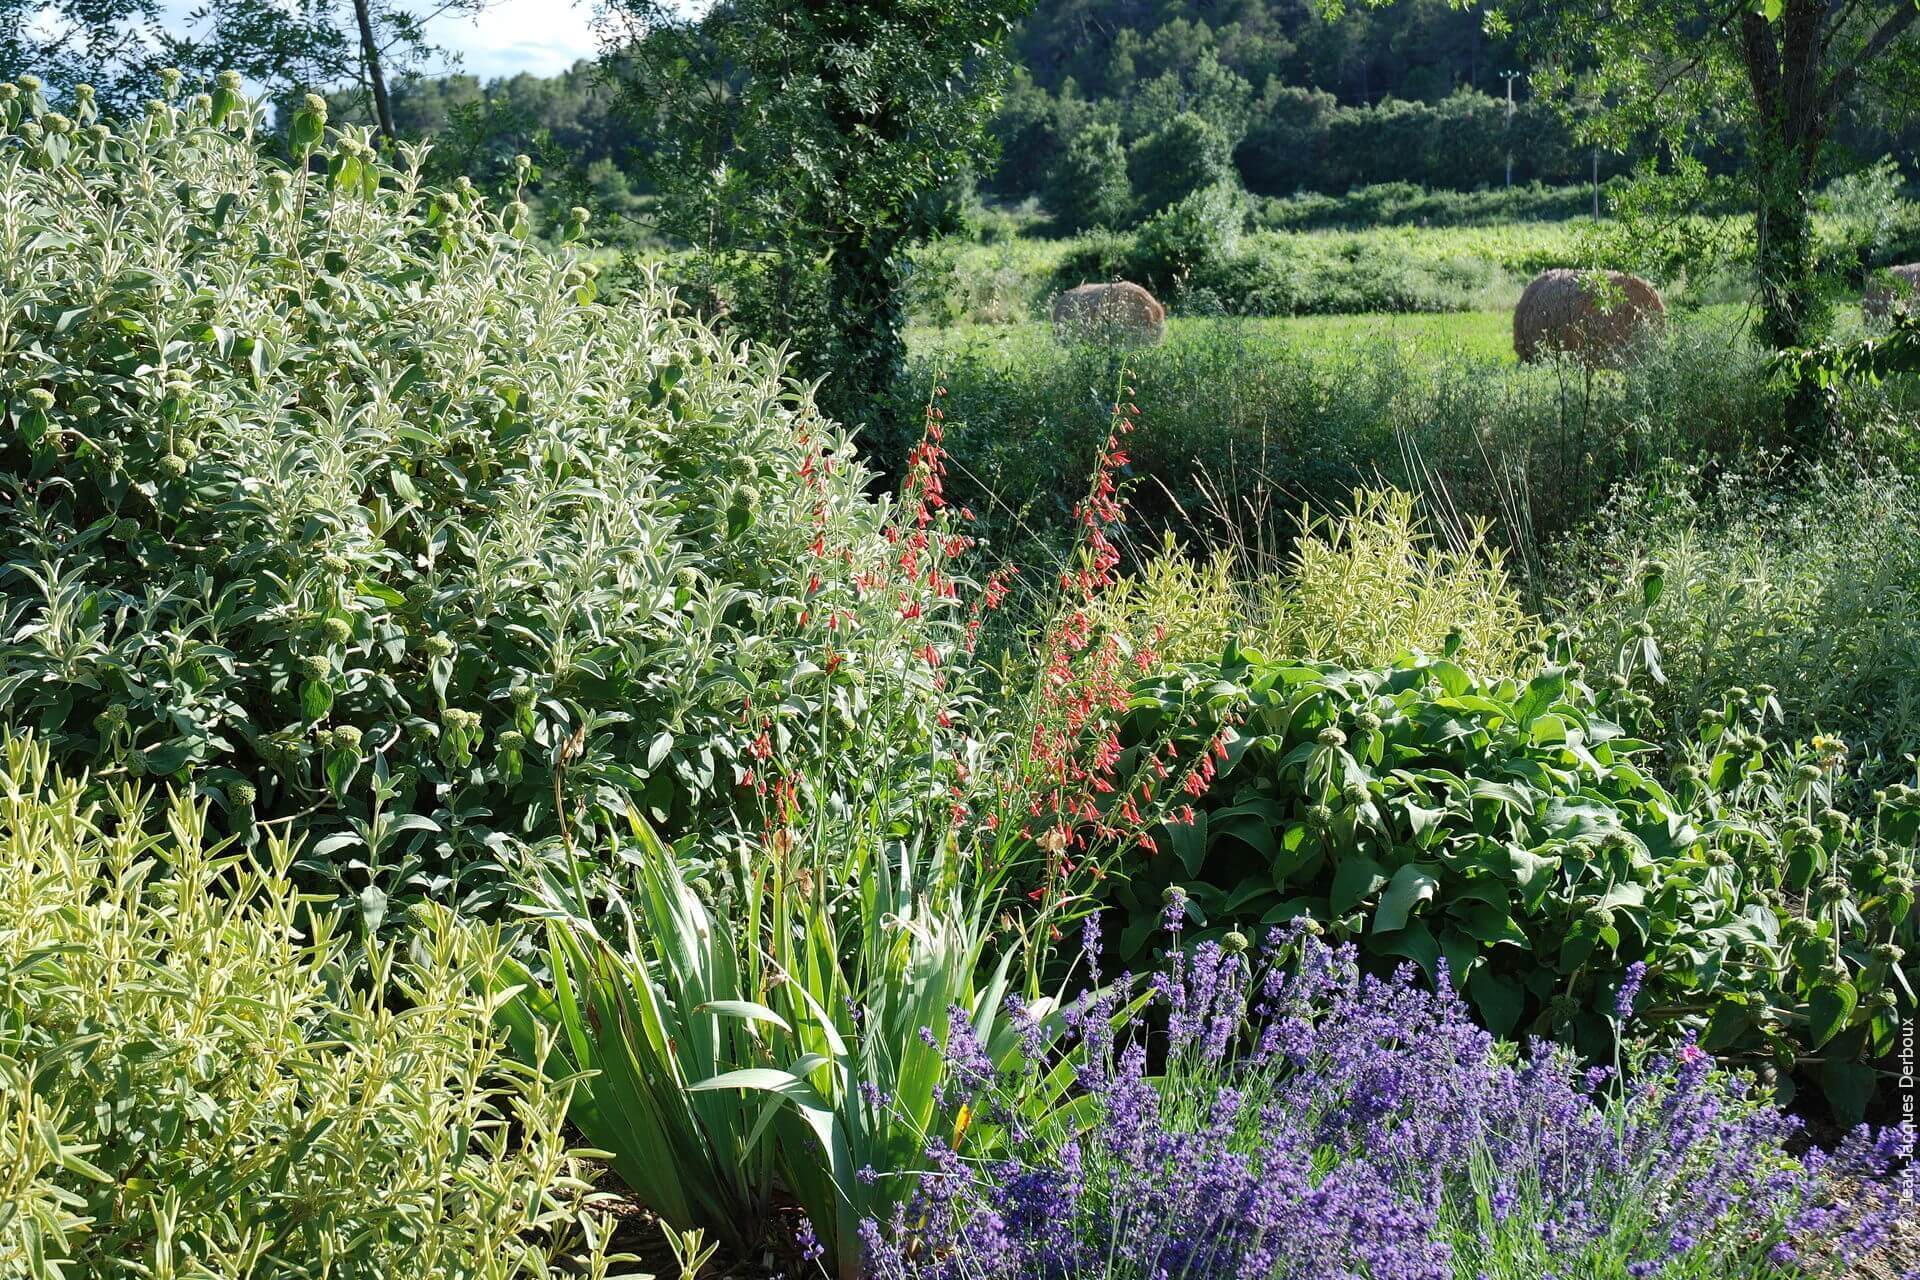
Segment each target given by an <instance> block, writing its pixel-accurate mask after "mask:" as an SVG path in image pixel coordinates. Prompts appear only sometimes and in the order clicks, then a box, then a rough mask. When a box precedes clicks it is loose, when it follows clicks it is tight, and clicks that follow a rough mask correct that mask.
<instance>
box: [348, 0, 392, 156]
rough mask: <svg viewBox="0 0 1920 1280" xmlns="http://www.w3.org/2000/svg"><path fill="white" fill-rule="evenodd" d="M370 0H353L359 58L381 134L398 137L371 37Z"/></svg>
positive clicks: (371, 17)
mask: <svg viewBox="0 0 1920 1280" xmlns="http://www.w3.org/2000/svg"><path fill="white" fill-rule="evenodd" d="M371 3H372V0H353V18H354V21H355V22H357V23H359V24H360V59H361V61H362V62H364V63H366V66H367V82H368V83H369V84H371V85H372V86H373V114H374V119H375V120H377V121H378V122H379V125H380V132H381V134H382V136H384V137H386V138H387V139H389V140H392V139H393V138H396V137H398V136H399V135H398V134H397V133H395V132H394V128H393V103H392V102H390V101H388V99H387V77H386V73H385V72H383V71H382V70H381V69H380V46H379V44H378V43H376V42H375V40H374V38H373V12H372V9H371V7H370V6H371Z"/></svg>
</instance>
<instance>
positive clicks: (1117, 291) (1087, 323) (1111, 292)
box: [1053, 280, 1167, 346]
mask: <svg viewBox="0 0 1920 1280" xmlns="http://www.w3.org/2000/svg"><path fill="white" fill-rule="evenodd" d="M1053 332H1054V336H1056V337H1057V338H1059V339H1060V341H1062V342H1110V343H1120V344H1124V345H1127V346H1146V345H1151V344H1153V343H1156V342H1159V341H1160V340H1161V339H1162V338H1164V337H1166V334H1167V309H1166V308H1165V307H1163V306H1161V305H1160V304H1159V303H1158V302H1157V301H1155V300H1154V296H1153V295H1152V294H1150V293H1148V292H1147V291H1146V290H1145V289H1142V288H1141V287H1140V286H1139V285H1137V284H1129V283H1128V282H1126V281H1124V280H1121V281H1116V282H1114V283H1112V284H1083V285H1080V286H1079V287H1077V288H1073V289H1068V290H1067V291H1066V292H1065V293H1062V294H1061V295H1060V296H1059V297H1057V298H1055V299H1054V300H1053Z"/></svg>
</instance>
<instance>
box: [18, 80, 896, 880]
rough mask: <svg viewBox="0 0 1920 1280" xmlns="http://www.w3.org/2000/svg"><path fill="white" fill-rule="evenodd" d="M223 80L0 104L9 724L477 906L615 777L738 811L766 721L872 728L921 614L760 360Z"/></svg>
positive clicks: (651, 290) (666, 816)
mask: <svg viewBox="0 0 1920 1280" xmlns="http://www.w3.org/2000/svg"><path fill="white" fill-rule="evenodd" d="M221 93H222V94H224V95H225V96H224V97H213V98H208V97H202V98H201V99H198V100H185V101H173V102H167V101H156V102H155V103H154V105H153V107H152V109H151V110H150V111H149V113H148V114H147V115H146V116H145V117H144V118H142V119H139V120H136V121H133V122H131V123H130V124H127V125H124V126H119V127H117V128H115V129H109V128H108V127H107V126H104V125H90V126H88V127H86V128H85V129H84V130H81V131H79V132H73V128H74V126H73V125H72V124H71V123H70V122H69V123H68V124H65V125H61V126H58V131H57V129H56V126H55V125H54V124H53V123H52V122H53V121H54V119H55V117H54V116H53V115H51V114H49V115H47V116H46V117H45V119H46V121H47V123H46V124H44V125H42V124H35V123H33V122H32V121H27V122H25V123H22V124H20V125H19V126H18V127H17V128H14V129H10V130H6V131H0V132H3V136H0V290H4V291H5V292H6V294H7V296H8V297H9V299H10V303H9V306H10V315H11V317H12V319H11V320H10V322H9V323H8V324H7V325H6V326H5V328H4V329H3V330H0V361H4V369H5V375H4V378H5V381H4V387H0V394H3V395H4V403H5V415H6V416H5V427H4V428H3V429H0V547H4V549H5V550H4V552H0V618H3V619H4V624H5V625H4V628H3V631H4V638H0V720H4V721H5V722H8V723H11V724H15V725H19V726H23V727H31V728H32V729H33V730H34V731H35V732H36V733H37V734H39V735H40V737H41V739H42V740H43V741H44V742H45V743H47V745H48V746H49V748H50V749H51V750H52V752H53V754H54V757H55V759H56V761H57V762H58V763H59V764H60V765H61V767H63V768H67V769H70V770H74V771H79V770H82V769H86V770H90V771H91V772H92V774H93V776H94V777H96V778H97V779H99V780H101V781H102V782H109V783H111V782H119V781H125V780H129V779H131V780H141V779H146V780H162V779H178V780H185V779H187V778H188V777H189V776H191V777H192V778H193V780H194V785H196V786H197V787H199V788H200V789H201V791H202V793H203V794H205V795H206V796H208V797H209V798H210V799H211V800H212V801H213V803H214V805H215V806H216V810H217V811H218V814H217V818H216V821H217V822H218V824H219V825H220V826H222V827H223V828H225V829H229V830H234V831H238V832H241V833H243V834H246V835H247V836H248V838H249V839H251V838H253V833H254V832H256V831H257V829H258V825H259V824H260V823H264V822H269V821H277V820H282V819H297V820H298V822H299V823H300V825H301V828H302V829H303V830H305V831H307V832H309V833H311V837H312V838H311V841H310V843H309V844H308V845H307V846H306V847H305V849H304V851H303V857H302V864H301V866H302V871H303V873H305V874H308V875H311V876H317V877H320V878H323V879H324V880H326V881H328V882H330V883H332V884H334V885H335V886H336V887H337V888H338V890H339V891H340V892H342V893H343V894H344V895H346V896H348V897H350V898H358V897H362V896H363V895H364V896H365V897H366V899H367V901H368V903H369V904H370V910H373V911H375V912H377V911H378V910H379V905H378V904H379V902H380V901H381V900H382V899H383V896H384V895H389V894H399V895H411V896H417V895H420V894H429V895H432V896H434V897H436V898H439V899H442V900H445V901H461V902H464V903H467V904H469V905H480V904H484V903H486V902H492V901H497V900H498V898H499V896H500V895H501V894H502V893H503V892H504V890H503V889H502V888H501V879H500V877H499V876H498V874H497V867H498V863H499V861H500V858H499V854H500V852H501V850H502V849H503V848H504V847H505V846H506V845H507V844H508V843H510V842H511V841H513V840H525V841H538V840H540V839H542V838H545V837H548V836H554V835H566V836H567V837H568V838H569V839H571V840H575V841H579V842H581V843H582V844H591V843H592V841H593V838H594V831H593V822H594V821H595V817H594V815H595V814H596V813H597V812H598V811H599V810H600V809H602V808H611V809H612V810H613V811H615V812H619V811H622V810H624V809H625V808H626V807H627V805H628V804H633V805H637V806H639V807H640V808H641V809H643V810H644V811H645V812H646V813H647V814H648V815H649V816H650V817H651V818H652V819H653V820H655V821H657V822H660V823H662V824H663V825H664V826H665V827H667V828H668V829H670V830H673V831H675V832H680V831H687V830H695V829H698V830H703V831H716V830H725V829H727V828H728V827H729V826H730V825H731V823H732V815H733V814H734V813H735V811H736V809H737V807H738V805H739V804H740V803H741V802H742V800H743V798H744V800H745V802H746V803H747V804H748V805H749V806H751V804H753V803H755V801H754V789H753V788H752V787H750V786H747V785H744V784H745V783H746V782H748V781H749V779H750V778H751V769H752V765H753V761H752V759H751V758H749V755H748V749H749V748H750V747H751V745H752V744H753V743H754V742H755V741H756V740H758V739H759V738H761V737H762V736H763V735H765V736H769V737H774V738H778V739H780V740H781V741H780V745H781V746H782V747H783V749H784V748H785V747H786V746H787V745H788V744H787V739H788V738H790V737H792V736H793V735H794V733H795V732H796V729H795V727H794V726H796V725H801V726H804V732H803V733H801V736H800V740H801V741H802V742H804V743H807V744H811V745H812V746H814V747H817V748H818V749H819V754H820V756H821V758H823V759H834V760H839V761H842V762H844V763H845V764H846V765H847V767H849V768H857V767H858V762H857V759H856V757H859V756H860V754H861V751H862V749H863V747H864V746H866V745H874V747H875V749H884V748H885V745H886V744H869V740H867V739H866V738H864V737H862V736H861V735H860V734H859V733H857V732H856V731H855V730H856V726H857V723H858V720H859V718H860V715H861V709H862V706H863V700H864V698H865V696H866V695H865V691H864V688H863V685H862V682H861V680H860V679H859V675H860V672H861V671H862V670H864V669H865V667H866V664H867V663H869V662H872V663H877V664H878V665H879V666H880V668H881V669H893V668H896V667H899V666H900V665H901V664H902V663H903V662H904V661H905V659H906V656H907V655H908V654H910V653H911V652H912V650H913V649H915V648H917V647H918V646H919V645H920V644H922V643H924V638H923V637H922V636H921V635H920V634H919V632H918V631H917V630H916V628H914V627H913V626H911V625H909V624H907V623H905V622H903V621H901V620H900V619H899V618H897V617H896V616H895V608H896V604H897V602H895V601H892V600H887V599H882V598H880V596H878V595H876V594H873V593H870V592H863V591H862V590H861V589H859V588H857V587H856V586H855V585H854V584H855V581H856V580H857V579H859V580H865V578H867V577H869V576H872V575H873V574H874V573H875V570H876V566H878V565H879V564H881V563H882V561H883V559H884V556H885V554H886V548H885V543H884V541H883V539H882V536H881V526H882V523H883V521H884V518H885V507H884V505H883V504H879V503H875V502H872V501H870V500H869V499H867V498H866V497H865V495H864V493H863V487H864V485H865V480H866V478H865V476H864V474H863V473H862V471H861V470H860V468H859V466H858V465H857V464H856V462H855V461H854V459H853V457H852V455H851V452H850V449H849V445H848V442H847V440H846V438H845V436H844V434H843V433H841V432H840V431H839V430H838V429H837V428H835V427H834V426H832V425H831V424H829V423H827V422H825V421H824V420H822V419H821V418H820V417H819V416H818V415H817V413H816V412H815V411H814V410H813V409H812V407H811V403H810V401H809V400H808V399H807V398H806V397H804V396H803V395H801V394H799V392H798V391H797V390H796V388H795V387H794V386H793V385H792V384H791V383H790V382H789V381H787V380H786V378H785V376H784V370H783V365H782V361H781V359H780V358H779V356H778V354H777V353H775V352H771V351H767V350H761V349H757V348H750V347H748V346H745V345H743V344H741V343H739V342H737V341H735V340H733V339H731V338H729V337H727V336H726V335H724V334H723V333H721V332H718V331H716V330H713V329H710V328H707V327H705V326H703V325H702V324H700V323H698V322H697V321H695V320H694V319H692V318H691V317H689V316H688V315H687V314H685V313H684V312H683V311H681V310H680V309H678V308H677V307H676V305H675V303H674V301H673V299H672V297H671V296H670V295H668V294H667V293H665V292H664V291H662V290H660V289H659V288H658V287H657V286H654V285H652V284H651V283H650V282H648V283H646V284H645V285H644V286H643V287H642V289H641V290H640V291H638V292H635V293H631V294H621V295H619V296H614V297H603V296H601V295H600V293H599V285H598V283H597V281H596V279H595V273H594V272H593V270H592V268H591V266H590V264H588V263H587V262H585V261H584V260H583V259H582V258H581V257H579V256H578V255H577V254H576V253H575V252H574V251H573V250H572V249H571V248H562V249H560V250H558V251H550V250H549V249H547V248H544V247H542V246H541V245H540V244H539V243H538V242H537V241H535V240H534V239H533V238H532V237H531V236H530V220H531V215H530V213H529V212H528V211H527V209H526V208H525V206H524V205H521V204H518V203H516V202H508V203H506V204H504V205H502V206H499V207H493V206H490V205H489V204H488V203H487V202H486V201H485V200H483V199H482V198H481V197H480V196H479V195H478V193H477V192H475V191H474V190H472V189H471V188H470V187H468V186H466V185H465V184H456V186H455V187H454V188H453V189H451V190H447V191H434V190H430V189H428V188H426V187H425V186H423V185H422V180H421V174H420V165H421V161H422V154H421V152H419V151H418V150H415V149H412V148H406V147H403V148H401V150H400V151H399V153H398V154H397V155H395V156H393V157H391V158H387V157H383V156H380V155H376V154H375V152H374V151H373V149H372V148H371V146H370V145H369V143H368V141H367V137H366V134H365V132H364V130H356V129H353V128H348V129H345V130H342V131H337V132H334V133H331V134H326V133H325V130H324V121H323V117H322V115H321V114H320V113H318V112H316V111H315V110H314V109H313V107H309V108H308V109H307V110H306V111H304V112H303V113H302V114H301V115H300V116H299V118H298V119H296V121H295V124H294V127H293V128H292V130H291V135H290V136H291V137H292V139H293V144H294V146H295V147H296V154H295V155H294V157H293V163H292V165H291V167H289V165H288V164H286V163H282V162H279V161H276V160H274V159H272V158H270V156H269V154H268V152H269V150H270V148H269V146H268V143H269V141H270V140H269V139H268V138H267V137H265V136H263V135H262V132H261V126H262V120H263V115H262V110H263V109H262V108H260V107H258V106H256V105H249V104H247V103H245V102H243V101H240V100H239V99H238V98H237V96H236V95H234V94H233V93H231V92H230V91H228V90H226V89H224V88H223V89H222V90H221ZM313 101H314V104H315V105H316V106H317V105H323V104H319V103H318V100H317V99H315V100H313ZM12 105H13V106H14V108H16V110H17V108H18V107H19V105H20V104H19V103H17V102H16V103H14V104H12ZM61 119H64V117H62V118H61ZM561 232H562V237H561V238H563V239H567V238H575V239H577V237H578V234H579V227H578V226H577V225H574V226H570V227H568V228H562V229H561ZM829 542H830V543H831V544H832V547H833V554H832V555H831V556H828V555H826V554H825V553H824V551H825V547H826V545H827V544H828V543H829ZM866 613H872V614H873V615H874V617H875V619H877V622H876V624H875V625H873V626H868V627H865V628H862V641H861V644H860V645H859V646H858V647H856V648H853V649H852V650H850V651H849V652H847V653H845V654H843V655H842V661H841V663H840V664H839V665H838V667H837V668H830V669H827V670H822V667H821V665H820V659H821V656H822V654H823V653H824V652H825V651H826V650H827V649H828V648H830V647H831V633H830V631H829V627H830V626H831V625H832V623H833V622H834V621H835V619H836V616H843V620H844V619H850V618H851V617H853V616H854V615H856V614H860V615H864V614H866ZM776 720H777V721H778V722H777V723H776V722H775V721H776Z"/></svg>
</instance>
